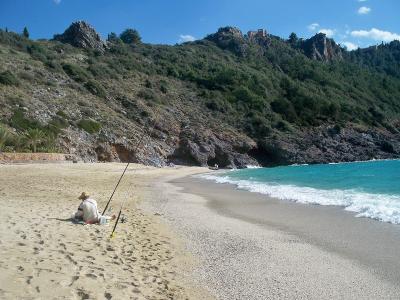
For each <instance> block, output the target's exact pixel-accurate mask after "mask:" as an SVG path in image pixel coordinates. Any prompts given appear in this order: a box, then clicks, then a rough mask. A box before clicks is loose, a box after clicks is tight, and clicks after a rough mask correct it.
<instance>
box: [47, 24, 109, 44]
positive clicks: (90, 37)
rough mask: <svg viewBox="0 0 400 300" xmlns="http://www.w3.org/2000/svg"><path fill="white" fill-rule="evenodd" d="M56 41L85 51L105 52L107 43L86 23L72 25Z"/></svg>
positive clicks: (57, 36) (58, 35)
mask: <svg viewBox="0 0 400 300" xmlns="http://www.w3.org/2000/svg"><path fill="white" fill-rule="evenodd" d="M54 39H55V40H57V41H60V42H62V43H67V44H71V45H72V46H74V47H78V48H83V49H94V50H98V51H100V52H104V50H105V48H106V43H105V42H104V41H103V40H102V39H101V37H100V35H99V34H98V33H97V32H96V30H95V29H94V28H93V27H92V26H90V25H89V24H88V23H86V22H85V21H77V22H74V23H72V24H71V25H70V26H69V27H68V28H67V29H66V30H65V31H64V33H63V34H57V35H55V36H54Z"/></svg>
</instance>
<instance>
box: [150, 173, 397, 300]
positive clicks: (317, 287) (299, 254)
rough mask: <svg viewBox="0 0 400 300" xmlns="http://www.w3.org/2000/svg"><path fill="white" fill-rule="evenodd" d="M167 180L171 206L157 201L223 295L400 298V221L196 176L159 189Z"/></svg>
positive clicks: (200, 273) (207, 280)
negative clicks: (366, 216)
mask: <svg viewBox="0 0 400 300" xmlns="http://www.w3.org/2000/svg"><path fill="white" fill-rule="evenodd" d="M168 184H172V185H174V186H175V192H173V193H172V194H169V195H166V196H165V198H168V199H169V200H168V203H157V201H154V203H153V205H152V206H153V208H154V207H157V206H162V205H164V206H163V207H164V208H163V216H164V218H165V219H166V220H167V221H168V222H169V223H170V224H171V225H172V226H173V227H174V228H175V229H176V231H177V232H179V233H180V234H181V235H182V236H183V237H184V238H185V239H186V243H187V247H188V249H189V250H190V251H191V252H192V253H194V254H196V255H197V256H198V257H199V258H200V260H201V263H200V264H199V266H200V267H199V268H198V269H197V270H196V272H195V273H194V276H195V277H196V278H197V280H198V282H199V284H202V285H204V286H205V287H207V288H208V289H209V290H210V291H211V293H213V294H214V295H215V296H216V297H217V298H220V299H277V298H280V299H293V298H296V299H299V298H300V299H332V298H340V299H378V298H379V299H398V298H400V289H399V286H398V282H400V262H399V259H398V258H399V253H400V226H397V225H391V224H386V223H381V222H378V221H374V220H371V219H364V218H355V217H354V215H353V214H352V213H349V212H345V211H343V209H342V208H339V207H327V206H317V205H302V204H296V203H293V202H289V201H281V200H276V199H270V198H267V197H266V196H265V195H260V194H256V193H249V192H247V191H240V190H237V189H235V187H233V186H232V185H222V184H216V183H213V182H211V181H207V180H202V179H198V178H193V177H185V178H178V179H176V180H173V181H171V182H170V183H159V187H158V190H160V191H161V190H163V191H164V192H163V193H164V194H165V191H172V190H173V188H172V187H168V188H167V186H168ZM154 199H162V197H154Z"/></svg>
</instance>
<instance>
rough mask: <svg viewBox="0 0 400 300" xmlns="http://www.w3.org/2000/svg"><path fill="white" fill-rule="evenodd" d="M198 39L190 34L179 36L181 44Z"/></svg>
mask: <svg viewBox="0 0 400 300" xmlns="http://www.w3.org/2000/svg"><path fill="white" fill-rule="evenodd" d="M195 40H196V38H195V37H194V36H192V35H190V34H181V35H179V43H186V42H193V41H195Z"/></svg>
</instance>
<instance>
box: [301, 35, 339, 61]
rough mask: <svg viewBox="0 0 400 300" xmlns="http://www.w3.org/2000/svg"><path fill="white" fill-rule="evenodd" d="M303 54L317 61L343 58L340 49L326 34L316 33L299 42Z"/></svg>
mask: <svg viewBox="0 0 400 300" xmlns="http://www.w3.org/2000/svg"><path fill="white" fill-rule="evenodd" d="M300 47H301V49H302V50H303V51H304V54H305V55H306V56H308V57H309V58H311V59H315V60H319V61H332V60H340V59H342V58H343V54H342V49H341V48H340V46H339V45H337V44H336V43H335V41H334V40H333V39H329V38H328V37H327V36H326V34H324V33H318V34H316V35H315V36H313V37H312V38H310V39H308V40H305V41H304V42H303V43H302V44H301V46H300Z"/></svg>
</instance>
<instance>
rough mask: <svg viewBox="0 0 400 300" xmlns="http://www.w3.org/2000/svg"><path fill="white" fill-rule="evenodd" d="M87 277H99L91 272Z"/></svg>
mask: <svg viewBox="0 0 400 300" xmlns="http://www.w3.org/2000/svg"><path fill="white" fill-rule="evenodd" d="M86 277H89V278H92V279H97V275H95V274H91V273H88V274H86Z"/></svg>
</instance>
